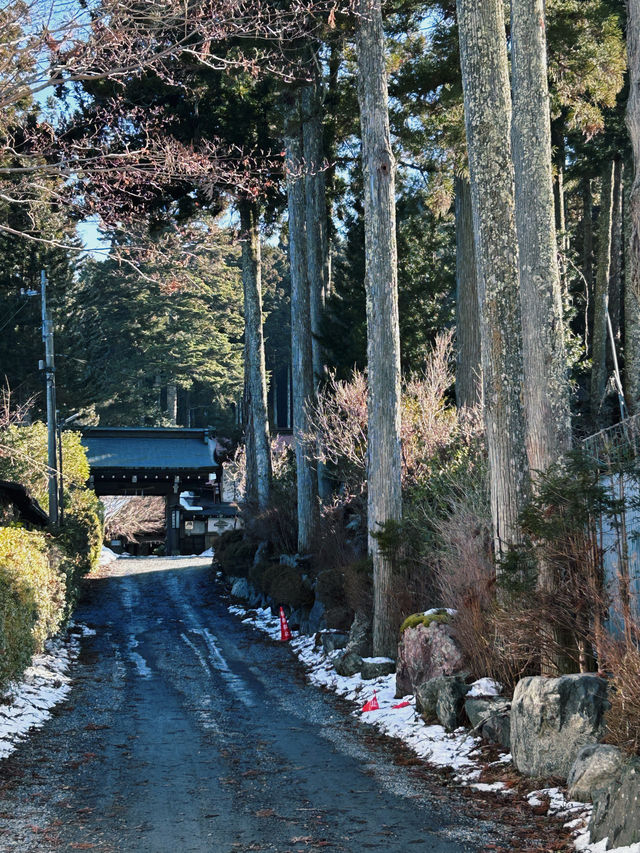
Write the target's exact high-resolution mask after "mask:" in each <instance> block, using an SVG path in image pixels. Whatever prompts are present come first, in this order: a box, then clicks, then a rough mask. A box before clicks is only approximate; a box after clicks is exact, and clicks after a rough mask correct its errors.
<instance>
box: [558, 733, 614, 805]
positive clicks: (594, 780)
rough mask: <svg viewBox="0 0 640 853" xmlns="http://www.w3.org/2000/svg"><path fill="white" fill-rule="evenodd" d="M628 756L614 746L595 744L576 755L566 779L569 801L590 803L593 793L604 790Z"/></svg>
mask: <svg viewBox="0 0 640 853" xmlns="http://www.w3.org/2000/svg"><path fill="white" fill-rule="evenodd" d="M628 757H629V756H628V755H625V753H624V752H622V750H620V749H618V748H617V747H616V746H609V745H608V744H603V743H596V744H592V745H591V746H585V747H584V748H583V749H581V750H580V752H579V753H578V757H577V758H576V760H575V761H574V763H573V766H572V768H571V770H570V772H569V778H568V779H567V788H568V789H569V799H570V800H575V801H577V802H580V803H590V802H591V801H592V800H593V795H594V793H595V791H598V790H599V789H600V788H606V787H607V786H608V785H609V784H610V783H611V782H612V781H613V780H614V779H615V777H616V775H617V773H618V771H619V770H620V768H621V767H622V765H623V764H624V763H625V762H626V760H627V758H628Z"/></svg>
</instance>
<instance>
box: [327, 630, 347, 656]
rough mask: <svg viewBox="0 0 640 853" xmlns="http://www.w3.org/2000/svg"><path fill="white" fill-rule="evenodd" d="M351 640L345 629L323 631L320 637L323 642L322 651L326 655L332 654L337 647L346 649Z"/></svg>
mask: <svg viewBox="0 0 640 853" xmlns="http://www.w3.org/2000/svg"><path fill="white" fill-rule="evenodd" d="M348 640H349V635H348V634H345V633H344V632H343V631H323V632H322V635H321V637H320V642H321V643H322V651H323V652H324V653H325V655H330V654H331V652H335V651H336V650H337V649H344V648H345V646H346V645H347V642H348Z"/></svg>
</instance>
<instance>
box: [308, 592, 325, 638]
mask: <svg viewBox="0 0 640 853" xmlns="http://www.w3.org/2000/svg"><path fill="white" fill-rule="evenodd" d="M326 627H327V619H326V612H325V607H324V604H323V603H322V602H321V601H318V599H317V598H316V600H315V601H314V602H313V607H312V608H311V610H310V611H309V633H310V634H315V633H316V632H317V631H322V630H323V629H324V628H326Z"/></svg>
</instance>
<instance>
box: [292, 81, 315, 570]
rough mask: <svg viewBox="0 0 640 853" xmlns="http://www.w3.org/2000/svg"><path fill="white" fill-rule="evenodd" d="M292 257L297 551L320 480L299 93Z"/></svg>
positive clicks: (307, 531) (311, 524)
mask: <svg viewBox="0 0 640 853" xmlns="http://www.w3.org/2000/svg"><path fill="white" fill-rule="evenodd" d="M285 151H286V167H287V201H288V211H289V259H290V265H291V364H292V374H293V436H294V444H295V452H296V474H297V476H296V479H297V498H298V501H297V503H298V551H300V552H301V553H302V552H305V551H309V549H310V548H311V544H312V541H313V536H314V533H315V526H316V517H317V502H316V494H317V480H316V473H315V470H314V468H313V466H312V464H311V461H310V460H311V458H312V456H313V455H314V454H313V442H312V441H310V435H311V432H312V430H313V427H312V425H311V424H310V423H309V419H308V417H307V410H306V404H307V402H308V401H310V400H312V399H313V394H314V385H313V360H312V352H311V307H310V298H309V281H308V278H307V258H306V234H305V194H304V174H303V161H302V128H301V121H300V95H299V93H296V94H295V95H293V96H292V104H291V106H290V107H289V110H288V112H287V117H286V122H285Z"/></svg>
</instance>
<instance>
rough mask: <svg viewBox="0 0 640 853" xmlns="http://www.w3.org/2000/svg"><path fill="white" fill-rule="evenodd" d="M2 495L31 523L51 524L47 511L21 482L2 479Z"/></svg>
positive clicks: (0, 485)
mask: <svg viewBox="0 0 640 853" xmlns="http://www.w3.org/2000/svg"><path fill="white" fill-rule="evenodd" d="M0 497H2V498H4V499H5V500H8V501H10V502H11V503H12V504H13V506H14V507H15V509H16V510H17V512H18V514H19V515H20V517H21V518H23V519H24V520H25V521H28V522H29V523H30V524H35V525H37V526H38V527H46V526H47V524H49V516H48V515H47V513H46V512H45V511H44V510H43V509H42V507H41V506H40V504H39V503H38V501H37V500H35V498H32V497H31V496H30V495H29V493H28V492H27V490H26V488H25V487H24V486H23V485H21V484H20V483H12V482H10V481H9V480H0Z"/></svg>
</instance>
